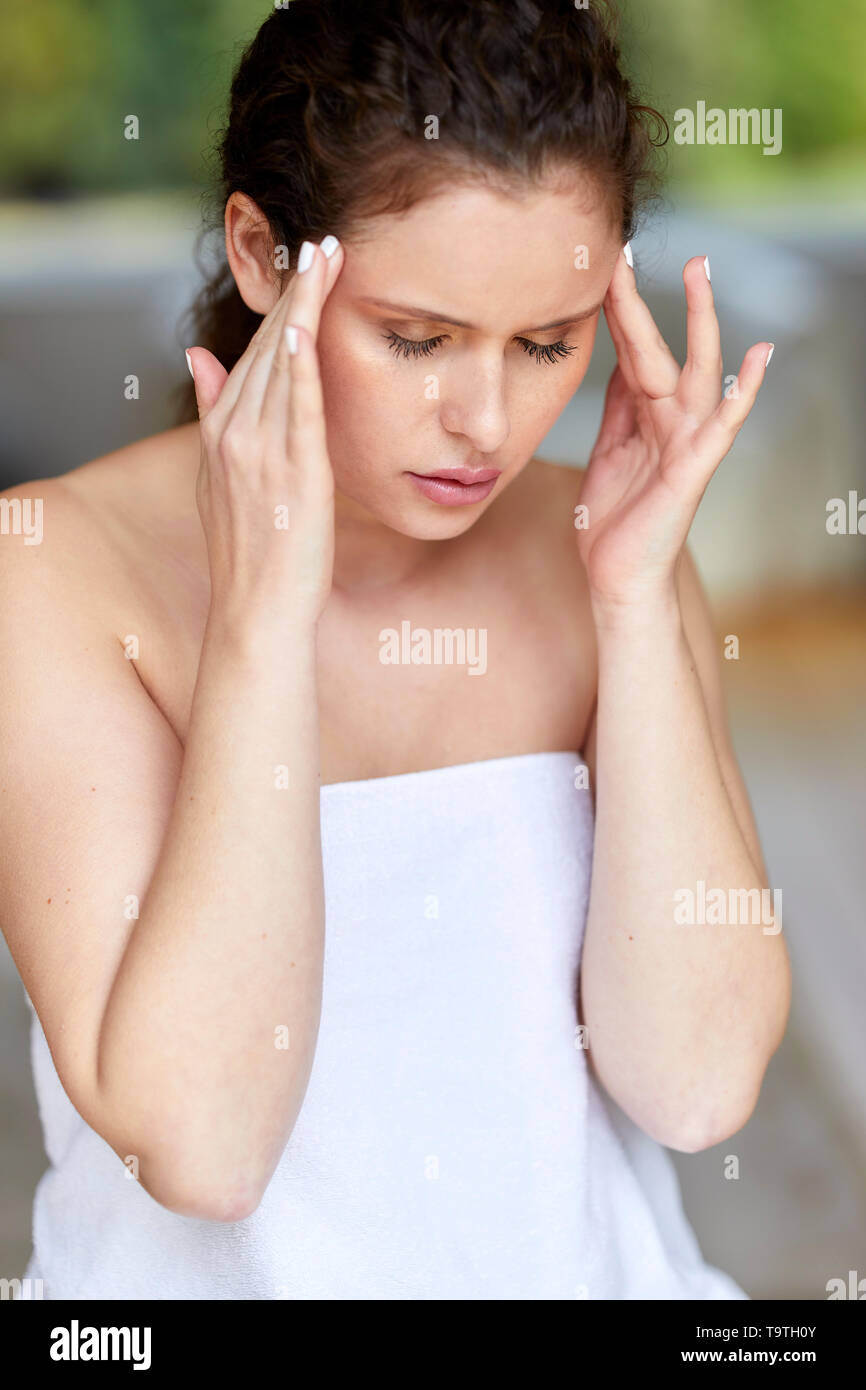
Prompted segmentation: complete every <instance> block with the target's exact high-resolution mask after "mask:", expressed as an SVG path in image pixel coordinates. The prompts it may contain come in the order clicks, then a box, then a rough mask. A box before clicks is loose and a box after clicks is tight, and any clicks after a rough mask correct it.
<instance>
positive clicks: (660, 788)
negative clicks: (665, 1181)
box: [581, 552, 791, 1152]
mask: <svg viewBox="0 0 866 1390" xmlns="http://www.w3.org/2000/svg"><path fill="white" fill-rule="evenodd" d="M684 553H685V554H686V562H685V563H684V565H683V568H682V572H681V579H680V585H679V602H678V603H677V604H675V605H673V606H671V607H668V608H663V609H659V610H653V611H644V612H642V613H640V614H636V615H634V616H633V617H632V618H623V615H619V617H620V620H619V621H615V622H613V623H611V624H609V625H607V626H605V625H601V626H600V627H597V637H598V653H599V688H598V702H597V705H596V713H595V716H594V718H593V724H592V728H591V731H590V736H589V738H588V739H587V743H586V747H585V749H584V757H585V759H586V762H587V764H588V766H589V767H590V775H591V780H592V786H593V788H594V793H595V801H596V832H595V847H594V854H593V871H592V886H591V892H590V908H589V914H588V919H587V926H586V937H585V943H584V950H583V964H582V973H581V1005H582V1018H583V1020H584V1022H585V1023H586V1024H587V1026H588V1039H589V1053H588V1055H589V1058H590V1060H591V1062H592V1063H593V1066H594V1069H595V1071H596V1074H597V1075H598V1077H599V1080H600V1081H601V1082H602V1083H603V1085H604V1086H605V1088H606V1089H607V1090H608V1091H609V1092H610V1094H611V1095H612V1096H613V1097H614V1099H615V1100H616V1101H617V1102H618V1104H619V1105H621V1106H622V1108H623V1109H624V1110H625V1111H626V1112H627V1113H628V1114H629V1115H630V1116H631V1118H632V1119H634V1120H635V1122H636V1123H637V1124H639V1125H640V1126H641V1128H642V1129H644V1130H646V1131H647V1133H649V1134H651V1135H652V1136H653V1137H654V1138H656V1139H658V1140H659V1141H660V1142H661V1143H664V1144H667V1145H669V1146H670V1147H671V1148H675V1149H682V1150H685V1151H687V1152H694V1151H695V1150H697V1149H701V1148H706V1147H708V1146H709V1145H711V1144H714V1143H719V1142H720V1141H721V1140H722V1139H724V1138H726V1137H727V1136H728V1135H729V1134H732V1133H735V1132H736V1131H737V1130H738V1129H740V1128H741V1127H742V1126H743V1125H744V1124H745V1123H746V1121H747V1119H748V1118H749V1115H750V1114H751V1112H752V1110H753V1109H754V1105H755V1102H756V1100H757V1096H758V1092H759V1090H760V1086H761V1082H762V1079H763V1076H764V1072H765V1070H766V1067H767V1063H768V1062H769V1059H770V1057H771V1056H772V1054H773V1052H774V1051H775V1050H776V1048H777V1047H778V1045H779V1043H780V1041H781V1039H782V1035H783V1033H784V1028H785V1023H786V1020H787V1015H788V1009H789V1004H790V989H791V985H790V969H789V965H788V957H787V951H786V949H785V945H784V940H783V937H782V935H781V932H777V931H776V930H775V928H774V927H771V928H770V929H769V930H768V931H766V932H765V930H764V926H765V923H764V922H761V923H759V924H757V925H753V924H751V922H749V923H745V924H744V923H739V924H734V923H730V922H729V923H727V924H726V925H722V924H721V923H719V924H711V923H700V922H695V923H694V924H691V925H689V924H685V923H680V924H678V923H676V922H675V918H674V912H675V907H676V900H675V897H674V894H675V893H676V892H677V891H678V890H680V889H688V890H691V891H692V892H693V893H697V884H698V880H703V882H704V884H705V885H706V889H707V892H709V890H710V889H712V888H718V887H722V888H724V889H725V891H726V893H727V889H728V888H738V889H739V888H741V889H744V890H749V889H753V888H756V889H761V888H765V887H768V880H767V874H766V869H765V867H764V862H763V857H762V855H761V850H760V844H759V842H758V836H757V831H756V829H755V823H754V819H753V816H752V812H751V808H750V806H749V800H748V795H747V793H746V789H745V787H744V785H743V781H742V778H741V776H740V773H739V769H738V767H737V764H736V760H735V757H734V753H733V750H732V748H731V744H730V738H729V735H728V730H727V725H726V719H725V711H724V702H723V697H722V689H721V681H720V673H719V663H718V657H717V656H716V653H715V644H716V638H715V632H714V630H713V628H712V624H711V621H710V619H709V614H708V611H707V608H706V602H705V600H704V597H703V594H702V591H701V588H700V584H699V581H698V579H697V575H696V573H695V569H694V565H693V563H692V562H691V558H690V557H688V555H687V552H684ZM743 901H744V902H748V901H749V900H748V899H743ZM778 925H781V924H778Z"/></svg>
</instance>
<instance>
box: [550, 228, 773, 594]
mask: <svg viewBox="0 0 866 1390" xmlns="http://www.w3.org/2000/svg"><path fill="white" fill-rule="evenodd" d="M683 281H684V283H685V288H686V305H687V357H686V364H685V366H684V367H683V368H680V366H679V364H678V363H677V362H676V360H675V359H674V357H673V355H672V353H671V351H670V349H669V348H668V346H667V344H666V343H665V341H664V339H663V338H662V336H661V334H660V333H659V330H658V328H657V327H656V325H655V322H654V321H653V317H652V315H651V313H650V311H649V309H648V308H647V306H646V304H645V303H644V301H643V300H642V299H641V297H640V295H639V294H638V292H637V286H636V283H635V276H634V271H633V270H632V268H631V267H630V266H629V264H628V262H627V260H626V257H625V255H624V254H620V256H619V257H618V258H617V264H616V268H615V270H614V273H613V276H612V278H611V281H610V285H609V287H608V291H607V295H606V297H605V300H604V312H605V318H606V320H607V324H608V327H609V329H610V333H611V337H612V338H613V342H614V346H615V347H616V353H617V366H616V367H615V369H614V371H613V374H612V375H611V378H610V382H609V384H608V388H607V395H606V397H605V404H604V414H603V416H602V421H601V427H600V430H599V435H598V439H597V440H596V443H595V447H594V449H593V451H592V455H591V457H590V460H589V464H588V466H587V471H586V475H585V477H584V482H583V487H582V488H581V492H580V499H579V501H580V506H581V507H583V506H585V507H586V508H587V513H588V518H587V525H586V527H585V529H580V528H579V529H578V530H577V544H578V550H579V553H580V556H581V559H582V561H583V563H584V566H585V568H586V573H587V578H588V581H589V588H590V594H591V597H592V601H593V606H594V608H595V609H596V610H598V611H599V612H606V611H608V610H611V611H620V610H622V609H624V608H637V607H639V606H644V605H646V604H647V603H649V604H652V603H654V602H655V601H657V600H660V601H662V602H665V603H667V602H669V601H670V600H671V599H672V598H674V597H675V595H676V572H677V561H678V559H679V557H680V555H681V553H682V551H683V547H684V545H685V542H686V537H687V535H688V532H689V528H690V526H691V524H692V521H693V519H694V515H695V512H696V511H697V508H698V504H699V502H700V500H701V497H702V496H703V494H704V490H705V489H706V487H707V484H708V483H709V481H710V479H711V478H712V476H713V474H714V473H715V471H716V469H717V468H718V466H719V464H720V463H721V461H722V459H723V458H724V457H725V455H726V453H727V452H728V450H729V449H730V447H731V445H732V444H733V442H734V439H735V437H736V435H737V432H738V431H739V429H740V427H741V426H742V424H743V422H744V421H745V419H746V416H747V415H748V414H749V411H750V410H751V408H752V406H753V405H754V403H755V400H756V399H757V395H758V391H759V389H760V386H761V383H762V381H763V379H764V372H765V370H766V364H767V358H768V355H769V353H770V350H771V348H772V344H771V343H755V344H754V345H753V346H752V347H750V348H749V350H748V352H747V353H746V355H745V357H744V358H743V364H742V366H741V368H740V371H739V375H738V377H737V380H736V382H735V383H733V384H732V385H731V386H730V387H729V388H728V391H727V393H726V394H725V396H724V397H722V394H721V376H722V358H721V347H720V338H719V323H718V319H717V318H716V313H715V309H714V307H713V292H712V289H711V287H710V281H709V277H708V275H707V272H706V270H705V266H704V258H703V257H702V256H695V257H693V258H692V259H691V260H689V261H687V262H686V265H685V268H684V270H683ZM720 398H721V399H720Z"/></svg>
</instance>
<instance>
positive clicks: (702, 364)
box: [678, 256, 722, 419]
mask: <svg viewBox="0 0 866 1390" xmlns="http://www.w3.org/2000/svg"><path fill="white" fill-rule="evenodd" d="M708 265H709V261H708V260H707V258H706V257H701V256H693V257H692V259H691V260H690V261H686V264H685V267H684V269H683V283H684V285H685V289H686V338H687V354H686V364H685V366H684V368H683V371H682V375H681V377H680V385H679V390H678V396H679V399H680V401H681V403H682V405H683V406H684V407H685V408H686V410H688V411H689V412H690V413H691V414H693V415H695V416H697V417H698V418H700V419H704V418H706V416H707V415H709V413H710V411H711V410H715V408H716V406H717V405H718V404H719V397H720V396H721V392H722V386H721V380H722V348H721V337H720V334H719V320H718V319H717V317H716V310H715V306H714V301H713V291H712V286H711V284H710V278H709V272H708V270H707V266H708Z"/></svg>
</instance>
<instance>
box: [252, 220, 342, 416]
mask: <svg viewBox="0 0 866 1390" xmlns="http://www.w3.org/2000/svg"><path fill="white" fill-rule="evenodd" d="M343 260H344V252H343V248H342V246H340V244H339V243H337V245H336V247H334V246H332V247H331V255H330V257H327V256H324V255H322V254H321V252H320V253H319V261H320V264H321V262H324V270H323V272H322V276H321V278H320V279H319V281H318V291H317V294H316V295H315V297H314V303H313V305H312V312H306V313H305V308H307V307H308V300H309V295H308V294H307V290H308V283H309V284H310V285H314V284H315V283H316V282H315V281H311V282H305V283H304V285H303V286H302V287H299V289H298V292H297V294H296V296H295V298H294V299H293V300H292V302H291V304H290V305H289V308H288V311H287V317H286V320H285V325H284V327H283V331H282V332H281V333H280V335H279V339H278V342H277V344H276V347H275V350H274V356H273V361H272V363H271V370H270V372H269V373H268V376H267V380H266V381H265V386H264V390H263V392H262V400H261V408H260V417H259V418H260V420H261V422H262V423H270V424H272V425H273V426H274V428H275V429H277V430H279V431H280V433H281V435H282V436H283V437H285V432H286V421H287V411H288V402H289V394H290V391H291V380H292V365H293V358H292V357H291V356H290V354H289V349H288V345H287V339H286V333H285V327H287V326H288V325H289V324H290V323H291V325H292V326H293V327H295V328H298V327H300V328H306V330H307V332H308V333H310V336H311V337H312V339H313V341H314V343H315V341H316V339H317V338H318V331H319V324H320V322H321V313H322V307H323V305H324V303H325V300H326V299H327V298H328V295H329V294H330V293H331V290H332V289H333V288H334V285H335V284H336V281H337V277H338V276H339V274H340V271H341V270H342V268H343ZM311 272H312V267H311ZM304 273H305V274H306V273H307V272H304ZM311 323H312V327H310V325H311Z"/></svg>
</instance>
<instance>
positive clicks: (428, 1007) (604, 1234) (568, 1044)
mask: <svg viewBox="0 0 866 1390" xmlns="http://www.w3.org/2000/svg"><path fill="white" fill-rule="evenodd" d="M581 766H582V763H581V759H580V758H579V756H578V754H577V753H574V752H556V753H540V754H526V755H523V756H518V757H508V758H497V759H493V760H491V761H486V762H478V763H467V764H461V765H459V766H456V767H455V766H452V767H445V768H437V769H433V770H431V771H426V772H413V773H406V774H401V775H399V776H393V777H382V778H374V779H371V780H367V781H359V782H343V783H338V784H335V785H330V786H325V787H323V788H322V791H321V812H322V848H323V861H324V874H325V894H326V931H325V936H326V945H325V969H324V997H323V1005H322V1016H321V1023H320V1028H319V1035H318V1042H317V1047H316V1054H315V1060H314V1065H313V1071H312V1074H311V1077H310V1083H309V1086H308V1089H307V1093H306V1096H305V1099H304V1103H303V1106H302V1109H301V1112H300V1115H299V1117H298V1120H297V1123H296V1125H295V1129H294V1131H293V1133H292V1136H291V1138H290V1140H289V1143H288V1145H287V1146H286V1149H285V1151H284V1153H283V1156H282V1158H281V1160H280V1163H279V1165H278V1168H277V1170H276V1172H275V1174H274V1176H273V1178H272V1180H271V1182H270V1184H269V1186H268V1189H267V1191H266V1192H265V1194H264V1197H263V1199H262V1201H261V1203H260V1205H259V1207H258V1208H257V1210H256V1211H255V1212H254V1213H253V1214H252V1216H250V1217H249V1218H248V1219H247V1220H245V1221H240V1222H236V1223H234V1224H231V1225H226V1224H221V1223H219V1222H209V1221H196V1220H191V1219H188V1218H186V1217H181V1216H178V1215H176V1214H174V1213H172V1212H169V1211H166V1210H165V1209H164V1208H163V1207H161V1206H159V1204H158V1203H157V1202H155V1201H154V1200H153V1199H152V1198H151V1197H150V1196H149V1195H148V1194H147V1192H145V1190H144V1189H143V1188H142V1187H141V1186H140V1185H139V1184H138V1183H137V1182H136V1181H135V1180H134V1179H130V1178H129V1177H128V1176H127V1170H126V1168H125V1167H124V1165H123V1164H122V1163H121V1161H120V1159H119V1158H118V1157H117V1156H116V1155H115V1154H114V1153H113V1151H112V1150H111V1149H110V1148H109V1146H108V1145H107V1144H106V1143H105V1142H104V1140H102V1139H101V1138H100V1137H99V1136H98V1135H97V1134H96V1133H95V1132H94V1131H93V1130H92V1129H90V1128H89V1126H88V1125H86V1124H85V1123H84V1121H83V1120H82V1119H81V1117H80V1116H79V1115H78V1113H77V1112H76V1111H75V1109H74V1108H73V1106H72V1105H71V1104H70V1102H69V1100H68V1098H67V1097H66V1095H65V1093H64V1091H63V1088H62V1086H61V1085H60V1082H59V1079H58V1077H57V1073H56V1070H55V1068H54V1064H53V1062H52V1060H51V1056H50V1053H49V1052H48V1048H47V1046H46V1043H45V1038H44V1034H43V1032H42V1028H41V1026H40V1024H39V1021H38V1019H37V1018H36V1016H35V1014H34V1016H33V1020H32V1028H33V1032H32V1057H33V1067H34V1076H35V1084H36V1090H37V1096H38V1100H39V1107H40V1113H41V1117H42V1122H43V1127H44V1132H45V1145H46V1151H47V1154H48V1158H49V1161H50V1165H51V1166H50V1168H49V1169H48V1172H47V1173H46V1174H45V1176H44V1177H43V1178H42V1180H41V1182H40V1183H39V1187H38V1189H37V1193H36V1199H35V1203H34V1221H33V1242H34V1252H33V1257H32V1259H31V1261H30V1264H29V1266H28V1269H27V1271H26V1273H27V1276H28V1277H30V1278H31V1279H33V1278H41V1279H42V1280H43V1287H44V1296H45V1297H46V1298H52V1299H59V1298H73V1299H76V1298H77V1299H95V1298H109V1299H124V1298H137V1299H151V1298H153V1299H279V1298H283V1299H359V1300H366V1299H388V1300H393V1299H442V1300H449V1299H460V1300H463V1299H569V1300H571V1299H638V1298H647V1299H745V1298H746V1297H747V1295H746V1294H745V1293H744V1292H743V1291H742V1289H740V1288H739V1287H738V1286H737V1284H736V1283H735V1282H734V1281H733V1280H732V1279H730V1278H729V1277H728V1276H727V1275H725V1274H723V1273H722V1272H721V1271H719V1270H717V1269H715V1268H713V1267H712V1266H711V1265H708V1264H707V1263H706V1262H705V1261H704V1260H703V1258H702V1256H701V1253H700V1250H699V1248H698V1244H697V1241H696V1238H695V1236H694V1233H693V1232H692V1230H691V1228H690V1227H689V1225H688V1223H687V1221H686V1218H685V1215H684V1213H683V1209H682V1205H681V1202H680V1196H679V1188H678V1184H677V1178H676V1173H675V1170H674V1167H673V1164H672V1161H671V1158H670V1155H669V1153H668V1152H667V1150H666V1149H664V1148H662V1147H661V1146H660V1145H658V1144H657V1143H656V1142H655V1141H654V1140H651V1139H650V1138H649V1137H648V1136H647V1135H645V1134H643V1133H642V1132H641V1131H640V1130H638V1129H637V1128H636V1126H635V1125H634V1124H633V1123H632V1122H631V1121H630V1120H629V1119H628V1118H627V1117H626V1116H625V1115H624V1114H623V1112H622V1111H621V1110H619V1108H618V1107H617V1106H615V1105H614V1104H613V1102H612V1101H610V1100H609V1098H607V1097H605V1096H604V1095H603V1094H602V1092H601V1091H600V1089H599V1088H598V1087H597V1086H596V1084H595V1083H594V1081H593V1078H592V1077H591V1075H590V1072H589V1069H588V1065H587V1060H586V1053H585V1051H584V1049H583V1048H582V1047H581V1046H580V1045H579V1037H578V1034H577V1021H578V1020H577V1011H576V999H577V972H578V966H579V961H580V951H581V943H582V937H583V930H584V925H585V919H586V910H587V899H588V892H589V875H590V867H591V857H592V839H593V816H592V805H591V801H590V793H589V792H588V790H585V789H584V788H583V787H580V786H576V785H575V783H576V782H578V781H579V780H580V779H579V778H577V777H576V776H575V772H576V770H577V769H578V768H579V767H581ZM167 1045H170V1040H169V1042H168V1043H167Z"/></svg>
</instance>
